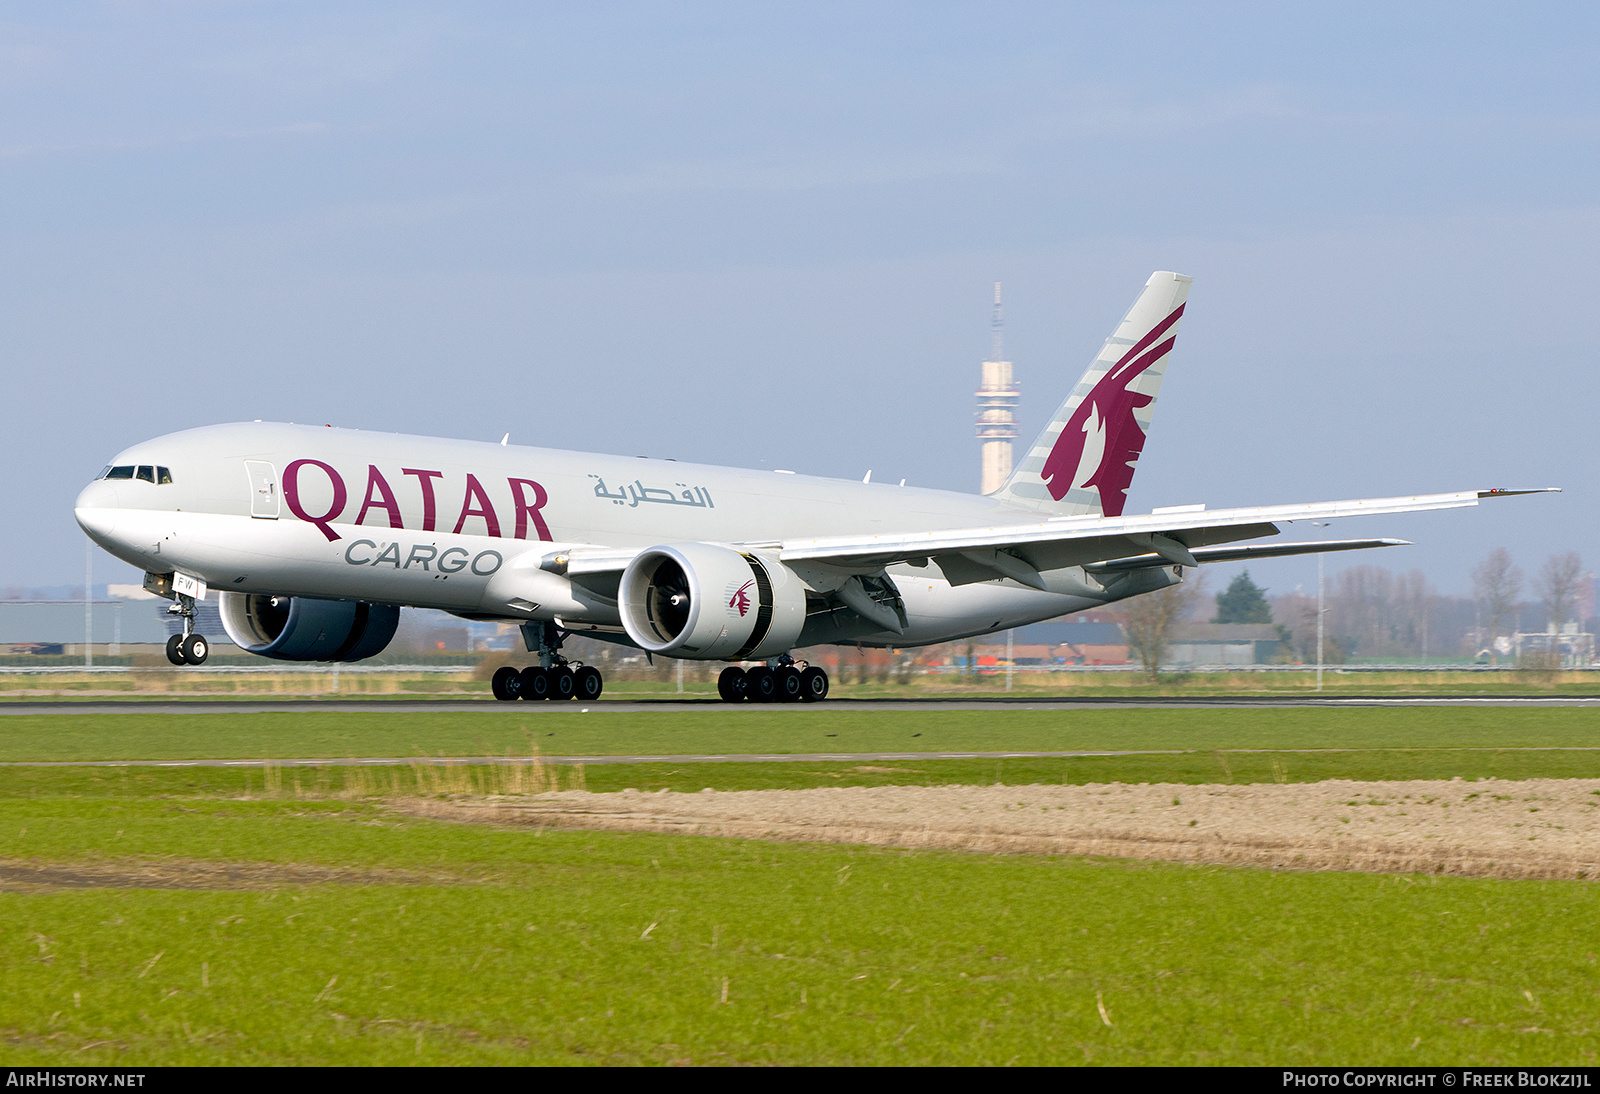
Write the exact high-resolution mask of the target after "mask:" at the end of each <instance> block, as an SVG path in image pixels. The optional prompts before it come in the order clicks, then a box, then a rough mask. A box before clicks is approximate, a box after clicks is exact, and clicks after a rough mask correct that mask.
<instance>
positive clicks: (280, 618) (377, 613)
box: [221, 593, 400, 661]
mask: <svg viewBox="0 0 1600 1094" xmlns="http://www.w3.org/2000/svg"><path fill="white" fill-rule="evenodd" d="M221 599H222V604H221V612H222V629H223V630H225V631H227V632H228V637H229V638H231V639H233V641H234V643H235V644H236V645H238V647H239V648H240V649H242V650H245V651H247V652H249V653H258V654H260V655H261V656H262V657H272V658H275V659H277V660H279V661H359V660H361V659H362V658H363V657H373V656H376V655H377V654H380V653H382V652H383V648H384V647H385V646H387V645H388V644H389V640H390V639H392V638H393V637H394V632H395V628H396V627H397V626H399V624H400V609H399V608H397V607H394V606H393V605H387V604H365V603H362V602H360V601H357V600H313V599H310V598H308V597H303V596H296V597H287V596H263V595H261V594H259V593H223V594H222V598H221Z"/></svg>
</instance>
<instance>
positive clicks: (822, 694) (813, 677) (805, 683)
mask: <svg viewBox="0 0 1600 1094" xmlns="http://www.w3.org/2000/svg"><path fill="white" fill-rule="evenodd" d="M827 697H828V674H827V673H826V672H823V671H822V670H821V669H819V668H817V666H815V665H812V666H811V667H810V668H808V669H806V670H805V671H804V672H802V673H801V674H800V698H801V699H802V700H803V701H804V702H807V703H820V702H822V700H824V699H826V698H827Z"/></svg>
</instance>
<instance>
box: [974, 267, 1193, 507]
mask: <svg viewBox="0 0 1600 1094" xmlns="http://www.w3.org/2000/svg"><path fill="white" fill-rule="evenodd" d="M1191 280H1193V279H1192V278H1188V277H1185V276H1184V275H1182V274H1175V273H1169V272H1165V271H1163V272H1160V273H1154V274H1151V275H1150V280H1149V281H1146V282H1145V285H1144V292H1142V293H1140V294H1139V299H1138V300H1135V301H1134V302H1133V307H1131V308H1129V309H1128V314H1127V315H1125V316H1123V317H1122V322H1121V323H1120V324H1119V325H1118V326H1117V330H1116V333H1115V334H1113V335H1112V336H1111V337H1110V338H1107V339H1106V344H1105V346H1104V348H1102V349H1101V350H1100V355H1099V356H1098V357H1096V358H1095V359H1094V361H1093V362H1092V363H1091V364H1090V365H1089V370H1088V371H1087V372H1085V373H1084V374H1083V376H1082V377H1081V378H1080V379H1079V380H1078V383H1077V386H1075V387H1074V388H1073V389H1072V391H1071V393H1070V394H1069V395H1068V396H1067V399H1066V401H1065V402H1064V403H1062V404H1061V407H1060V409H1059V410H1057V411H1056V413H1055V417H1054V418H1052V419H1051V421H1050V424H1049V425H1048V426H1046V427H1045V429H1044V432H1042V433H1040V434H1039V436H1038V439H1036V440H1035V441H1034V442H1033V446H1032V447H1031V448H1030V449H1029V450H1028V453H1027V455H1025V456H1024V457H1023V458H1022V461H1021V462H1020V463H1019V464H1018V465H1017V468H1016V470H1015V471H1013V472H1012V473H1011V477H1010V478H1009V479H1007V480H1006V482H1005V484H1004V485H1003V486H1001V487H1000V489H999V490H996V491H995V492H994V493H993V494H992V495H991V496H992V497H994V498H997V499H999V500H1001V501H1006V502H1010V503H1011V504H1013V505H1027V506H1031V507H1032V508H1035V509H1042V510H1045V511H1047V512H1049V513H1052V514H1055V515H1058V516H1095V515H1104V516H1108V517H1116V516H1121V515H1122V507H1123V505H1124V504H1126V502H1127V497H1128V487H1129V485H1131V484H1132V482H1133V472H1134V466H1135V465H1136V464H1137V463H1138V462H1139V453H1140V452H1142V451H1143V450H1144V440H1145V436H1146V435H1147V434H1148V433H1149V431H1150V418H1151V417H1152V415H1153V414H1154V412H1155V402H1156V396H1157V395H1158V394H1159V393H1160V391H1161V380H1162V377H1163V376H1165V375H1166V371H1167V358H1168V356H1169V355H1170V354H1171V353H1172V344H1173V341H1174V339H1175V338H1176V336H1177V333H1178V321H1179V320H1180V319H1181V318H1182V317H1183V306H1184V301H1185V300H1187V299H1188V297H1189V283H1190V282H1191Z"/></svg>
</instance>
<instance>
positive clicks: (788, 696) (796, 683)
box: [772, 665, 801, 703]
mask: <svg viewBox="0 0 1600 1094" xmlns="http://www.w3.org/2000/svg"><path fill="white" fill-rule="evenodd" d="M772 678H773V683H774V684H775V685H776V691H777V694H776V695H774V696H773V698H774V699H776V700H777V701H778V702H780V703H798V702H799V701H800V695H801V693H800V670H799V669H797V668H795V667H794V666H793V665H782V666H780V667H778V668H776V669H773V670H772Z"/></svg>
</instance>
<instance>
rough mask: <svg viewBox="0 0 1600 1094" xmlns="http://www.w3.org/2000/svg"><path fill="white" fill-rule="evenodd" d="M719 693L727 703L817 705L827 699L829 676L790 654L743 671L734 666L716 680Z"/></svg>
mask: <svg viewBox="0 0 1600 1094" xmlns="http://www.w3.org/2000/svg"><path fill="white" fill-rule="evenodd" d="M717 694H718V695H720V696H722V701H723V702H725V703H737V702H740V701H742V700H745V699H749V700H750V701H751V702H752V703H794V702H801V703H817V702H821V701H822V700H823V699H826V698H827V697H828V674H827V673H826V672H824V671H823V670H822V669H820V668H818V667H817V666H816V665H808V664H806V662H804V661H796V660H795V659H794V658H792V657H790V656H789V655H788V654H783V655H782V656H779V657H774V658H773V659H772V660H771V661H769V662H767V663H766V664H765V665H757V666H756V667H755V668H753V669H742V668H740V667H739V666H738V665H731V666H729V667H728V668H725V669H723V670H722V675H721V676H718V677H717Z"/></svg>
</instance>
